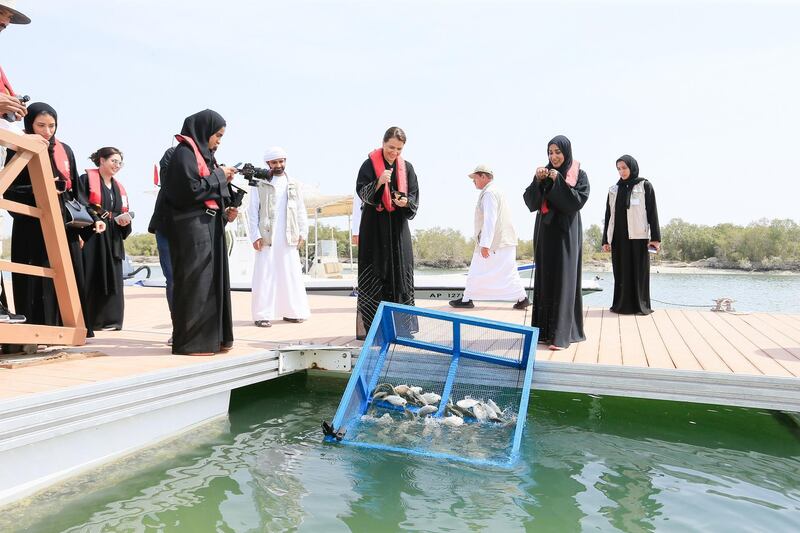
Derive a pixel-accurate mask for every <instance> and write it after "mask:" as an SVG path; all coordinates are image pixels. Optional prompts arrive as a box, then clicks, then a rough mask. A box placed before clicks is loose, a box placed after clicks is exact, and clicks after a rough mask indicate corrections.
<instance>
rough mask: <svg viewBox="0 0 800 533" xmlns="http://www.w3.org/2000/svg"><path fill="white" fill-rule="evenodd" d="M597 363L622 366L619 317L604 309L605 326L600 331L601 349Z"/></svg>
mask: <svg viewBox="0 0 800 533" xmlns="http://www.w3.org/2000/svg"><path fill="white" fill-rule="evenodd" d="M597 362H598V363H600V364H602V365H621V364H622V346H621V344H620V338H619V315H618V314H617V313H613V312H611V311H610V310H608V309H603V326H602V329H601V330H600V349H599V351H598V352H597Z"/></svg>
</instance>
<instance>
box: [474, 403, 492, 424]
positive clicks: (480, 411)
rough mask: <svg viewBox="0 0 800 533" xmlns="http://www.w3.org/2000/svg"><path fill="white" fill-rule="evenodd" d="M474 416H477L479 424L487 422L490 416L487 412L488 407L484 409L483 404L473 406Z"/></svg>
mask: <svg viewBox="0 0 800 533" xmlns="http://www.w3.org/2000/svg"><path fill="white" fill-rule="evenodd" d="M472 414H473V415H474V416H475V418H476V419H477V420H478V422H485V421H486V419H488V418H489V415H488V413H487V412H486V407H484V406H483V404H482V403H481V402H478V403H476V404H475V405H473V406H472Z"/></svg>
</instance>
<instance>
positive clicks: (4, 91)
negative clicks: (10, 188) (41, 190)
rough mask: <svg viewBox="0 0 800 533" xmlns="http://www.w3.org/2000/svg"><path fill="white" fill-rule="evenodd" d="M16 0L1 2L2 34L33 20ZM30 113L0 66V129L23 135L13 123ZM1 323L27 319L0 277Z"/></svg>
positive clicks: (1, 149) (1, 152)
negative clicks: (11, 303) (13, 308)
mask: <svg viewBox="0 0 800 533" xmlns="http://www.w3.org/2000/svg"><path fill="white" fill-rule="evenodd" d="M16 4H17V3H16V1H15V0H0V32H2V31H4V30H5V29H6V28H7V27H8V25H9V24H28V23H30V21H31V19H29V18H28V17H26V16H25V15H23V14H22V13H20V12H19V11H17V10H16ZM27 113H28V110H27V109H26V107H25V105H24V104H23V103H22V102H20V100H19V98H17V97H16V95H15V94H14V89H12V88H11V83H10V82H9V81H8V78H7V77H6V74H5V72H3V68H2V67H1V66H0V128H2V129H4V130H12V131H15V133H21V131H20V130H19V128H17V129H16V130H15V129H14V128H13V126H12V123H13V122H16V121H18V120H22V117H24V116H25V115H26V114H27ZM26 136H27V137H30V138H32V139H35V140H37V141H39V142H41V143H43V144H45V145H47V144H48V141H47V140H46V139H45V138H44V137H42V136H41V135H35V134H29V135H26ZM5 164H6V147H5V146H0V169H2V168H3V167H4V166H5ZM0 322H25V317H24V316H22V315H16V314H14V313H12V312H11V311H9V310H8V301H7V299H6V294H5V286H3V283H2V277H0Z"/></svg>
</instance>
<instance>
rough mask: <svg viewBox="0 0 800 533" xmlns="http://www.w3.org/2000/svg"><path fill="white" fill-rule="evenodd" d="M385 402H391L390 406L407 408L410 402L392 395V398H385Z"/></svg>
mask: <svg viewBox="0 0 800 533" xmlns="http://www.w3.org/2000/svg"><path fill="white" fill-rule="evenodd" d="M384 401H387V402H389V403H390V404H392V405H394V406H395V407H405V406H406V404H407V403H408V400H406V399H405V398H401V397H400V396H397V395H396V394H392V395H390V396H387V397H386V398H384Z"/></svg>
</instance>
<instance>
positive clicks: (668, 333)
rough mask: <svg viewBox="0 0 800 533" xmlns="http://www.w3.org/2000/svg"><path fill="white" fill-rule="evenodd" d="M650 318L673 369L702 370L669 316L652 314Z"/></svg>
mask: <svg viewBox="0 0 800 533" xmlns="http://www.w3.org/2000/svg"><path fill="white" fill-rule="evenodd" d="M651 316H652V317H653V322H654V323H655V325H656V328H658V332H659V334H660V335H661V339H662V340H663V341H664V346H665V347H666V349H667V351H668V352H669V357H670V359H672V363H673V364H674V365H675V368H680V369H682V370H702V368H703V366H702V365H701V364H700V363H699V362H698V361H697V358H696V357H695V356H694V354H693V353H692V350H691V349H690V348H689V346H687V345H686V343H685V342H684V340H683V337H682V336H681V334H680V332H679V331H678V329H677V328H676V327H675V324H673V322H672V320H670V318H669V315H667V314H666V313H653V314H652V315H651Z"/></svg>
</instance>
